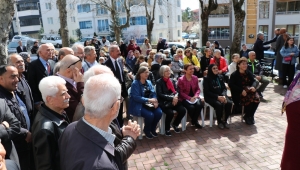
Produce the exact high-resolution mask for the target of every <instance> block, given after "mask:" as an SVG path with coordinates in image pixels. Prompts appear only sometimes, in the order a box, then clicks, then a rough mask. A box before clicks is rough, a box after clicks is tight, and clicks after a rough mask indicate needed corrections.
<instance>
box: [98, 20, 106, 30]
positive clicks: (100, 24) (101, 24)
mask: <svg viewBox="0 0 300 170" xmlns="http://www.w3.org/2000/svg"><path fill="white" fill-rule="evenodd" d="M103 31H109V24H108V19H103V20H98V32H103Z"/></svg>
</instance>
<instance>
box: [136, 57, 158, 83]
mask: <svg viewBox="0 0 300 170" xmlns="http://www.w3.org/2000/svg"><path fill="white" fill-rule="evenodd" d="M142 66H144V67H148V63H146V62H142V63H141V64H140V67H142ZM148 80H149V81H151V83H152V85H153V86H155V84H156V81H155V78H154V75H153V73H152V72H151V71H149V76H148Z"/></svg>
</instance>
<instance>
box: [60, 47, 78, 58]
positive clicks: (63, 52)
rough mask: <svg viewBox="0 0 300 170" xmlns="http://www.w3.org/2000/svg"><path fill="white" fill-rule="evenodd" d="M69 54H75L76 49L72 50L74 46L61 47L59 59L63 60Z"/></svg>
mask: <svg viewBox="0 0 300 170" xmlns="http://www.w3.org/2000/svg"><path fill="white" fill-rule="evenodd" d="M68 54H72V55H74V51H73V50H72V48H69V47H63V48H61V49H60V50H59V52H58V61H60V60H62V59H63V58H64V57H65V56H66V55H68Z"/></svg>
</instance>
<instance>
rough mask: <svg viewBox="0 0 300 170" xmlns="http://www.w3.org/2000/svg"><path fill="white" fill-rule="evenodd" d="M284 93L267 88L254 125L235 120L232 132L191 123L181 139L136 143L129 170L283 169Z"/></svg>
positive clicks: (178, 136)
mask: <svg viewBox="0 0 300 170" xmlns="http://www.w3.org/2000/svg"><path fill="white" fill-rule="evenodd" d="M285 92H286V90H285V89H283V88H282V86H279V85H277V84H274V83H270V84H269V85H268V87H267V88H266V90H265V92H264V97H265V99H267V101H268V102H267V103H260V105H259V107H258V109H257V112H256V114H255V120H256V124H255V125H252V126H249V125H246V124H245V123H244V122H243V123H242V122H241V117H240V116H234V117H233V118H232V124H231V128H230V129H225V130H220V129H218V127H217V126H216V125H214V126H213V127H209V120H208V119H206V121H205V123H206V126H205V127H204V128H202V129H195V127H191V126H190V123H189V122H187V130H186V131H184V132H181V133H179V134H176V133H175V132H174V131H173V130H171V133H172V137H167V136H164V135H159V137H157V138H155V139H152V140H149V139H146V138H145V137H144V138H143V140H137V148H136V150H135V152H134V154H133V155H132V156H131V157H130V158H129V160H128V163H129V170H162V169H172V170H184V169H189V170H190V169H200V170H202V169H203V170H206V169H208V170H210V169H213V170H215V169H216V170H238V169H280V162H281V156H282V151H283V146H284V139H285V131H286V126H287V121H286V115H285V114H283V115H281V105H282V100H283V98H284V94H285ZM207 115H208V114H207ZM188 121H189V119H188Z"/></svg>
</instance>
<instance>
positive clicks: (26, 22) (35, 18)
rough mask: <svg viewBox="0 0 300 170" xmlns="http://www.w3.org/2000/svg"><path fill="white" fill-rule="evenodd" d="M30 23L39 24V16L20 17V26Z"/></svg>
mask: <svg viewBox="0 0 300 170" xmlns="http://www.w3.org/2000/svg"><path fill="white" fill-rule="evenodd" d="M30 25H40V19H39V17H33V18H30V19H28V18H26V19H23V18H22V17H20V26H30Z"/></svg>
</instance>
